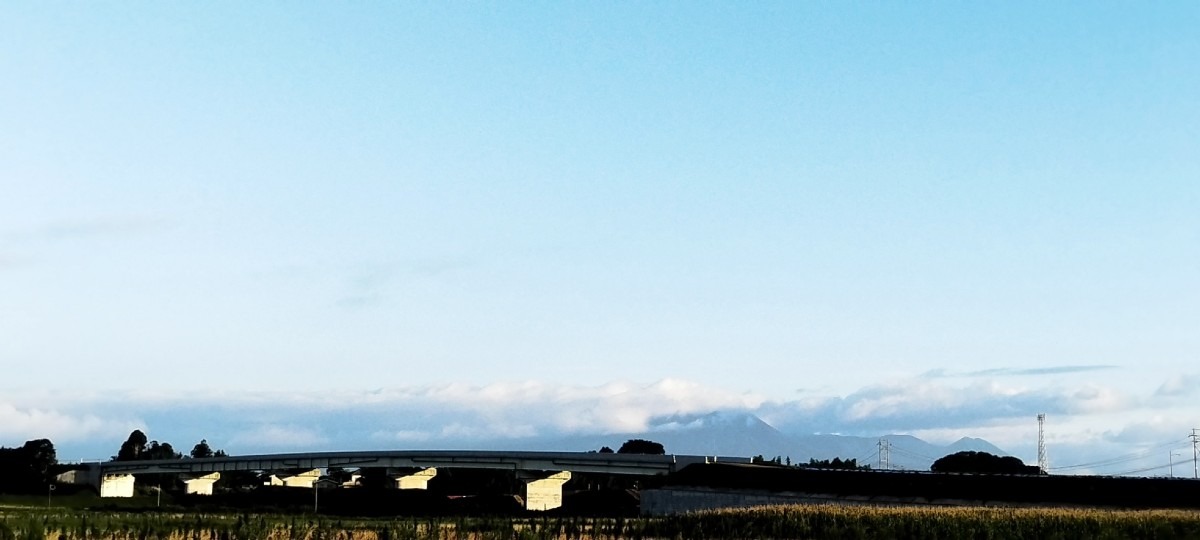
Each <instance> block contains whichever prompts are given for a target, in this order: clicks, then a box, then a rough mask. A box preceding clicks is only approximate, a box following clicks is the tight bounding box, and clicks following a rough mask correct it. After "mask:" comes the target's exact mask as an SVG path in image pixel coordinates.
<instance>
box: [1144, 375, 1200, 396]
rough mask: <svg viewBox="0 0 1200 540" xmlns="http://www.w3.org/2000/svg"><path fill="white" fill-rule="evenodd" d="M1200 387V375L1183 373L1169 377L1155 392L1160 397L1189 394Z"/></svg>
mask: <svg viewBox="0 0 1200 540" xmlns="http://www.w3.org/2000/svg"><path fill="white" fill-rule="evenodd" d="M1197 389H1200V375H1194V374H1183V375H1176V376H1174V377H1171V378H1170V379H1167V381H1166V382H1164V383H1162V386H1159V387H1158V391H1156V392H1155V393H1154V395H1155V396H1158V397H1179V396H1187V395H1190V394H1192V393H1193V392H1195V391H1196V390H1197Z"/></svg>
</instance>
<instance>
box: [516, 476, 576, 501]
mask: <svg viewBox="0 0 1200 540" xmlns="http://www.w3.org/2000/svg"><path fill="white" fill-rule="evenodd" d="M517 479H518V480H521V481H522V482H524V483H525V493H522V496H523V497H524V499H525V509H526V510H553V509H555V508H558V507H560V506H562V503H563V494H562V487H563V484H565V483H567V480H570V479H571V471H562V472H557V473H550V472H536V471H517Z"/></svg>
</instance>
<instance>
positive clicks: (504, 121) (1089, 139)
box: [0, 2, 1200, 458]
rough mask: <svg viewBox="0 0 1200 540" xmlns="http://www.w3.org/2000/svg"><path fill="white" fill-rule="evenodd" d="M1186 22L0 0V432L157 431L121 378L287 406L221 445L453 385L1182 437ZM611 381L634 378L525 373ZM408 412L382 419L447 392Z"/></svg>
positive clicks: (511, 396)
mask: <svg viewBox="0 0 1200 540" xmlns="http://www.w3.org/2000/svg"><path fill="white" fill-rule="evenodd" d="M1198 25H1200V8H1198V7H1197V6H1196V5H1194V4H1191V3H1186V2H1179V3H1171V2H1167V3H1159V4H1155V5H1153V6H1133V5H1129V4H1122V3H1075V4H1072V3H1062V4H1056V5H1044V4H1041V3H1018V2H1006V3H1002V4H995V5H980V4H950V3H904V4H895V3H855V4H822V3H800V2H781V3H767V2H762V3H754V4H753V5H747V4H745V3H733V2H731V3H666V2H662V3H577V4H566V3H541V4H537V3H519V4H516V3H470V4H449V5H447V4H445V3H405V4H402V5H392V4H389V3H363V4H356V5H352V6H351V5H343V4H333V3H282V2H279V3H267V2H263V3H255V4H246V3H205V4H203V5H201V4H181V3H173V4H162V3H148V2H147V3H129V2H120V3H116V2H114V3H89V4H69V3H60V4H47V3H33V2H30V3H16V4H7V5H5V6H3V7H0V72H2V73H4V74H5V76H4V77H2V78H0V125H2V126H3V128H4V129H3V130H0V138H2V143H3V144H0V188H2V190H0V192H2V194H3V196H0V364H2V365H3V367H4V371H5V372H6V373H5V375H4V377H3V378H2V379H0V392H2V393H0V418H3V419H5V421H4V422H3V423H0V426H3V427H0V444H8V445H12V444H17V443H20V442H21V441H22V440H24V439H23V438H22V437H33V436H45V435H50V436H53V437H55V438H56V441H57V440H61V441H64V443H60V445H61V444H73V443H71V442H70V441H71V440H77V441H82V440H93V439H97V438H105V437H106V438H107V439H110V440H116V441H117V442H118V443H119V441H120V440H122V439H123V438H124V435H125V434H127V433H128V429H126V428H128V427H130V426H144V427H148V428H149V429H151V430H153V429H164V427H165V426H166V425H170V424H172V420H171V414H167V415H163V414H162V411H163V410H164V409H161V408H160V409H158V410H157V411H156V410H154V407H153V405H154V403H160V402H159V401H156V399H158V398H153V397H148V396H158V395H173V394H180V393H186V395H188V396H190V398H189V399H193V400H195V401H194V402H195V403H212V402H216V401H222V402H228V403H241V402H244V401H254V400H257V399H265V398H261V397H252V396H262V395H271V396H275V397H274V398H271V399H276V400H283V401H286V402H288V403H289V404H290V405H288V407H286V408H285V409H286V410H288V411H291V412H290V413H287V414H283V413H279V414H277V415H275V416H272V417H271V418H270V419H266V420H262V421H261V422H259V423H258V424H253V425H250V426H242V425H237V426H235V425H234V424H235V422H234V421H233V420H230V424H229V426H227V427H225V428H222V426H221V425H220V424H219V423H218V424H215V425H213V427H210V428H207V429H209V430H212V431H218V432H219V431H221V430H222V429H225V430H226V431H225V432H224V433H209V434H206V435H205V436H208V437H209V438H210V439H216V440H218V441H221V440H224V441H225V443H229V442H232V441H235V440H236V435H235V432H236V431H237V430H239V429H248V430H249V431H251V432H255V431H257V432H263V430H264V429H268V428H279V429H281V430H284V431H287V430H288V429H291V430H292V432H295V431H297V430H301V431H303V430H307V432H309V433H310V434H311V435H312V436H313V437H315V438H318V439H319V438H322V437H324V438H326V439H330V438H331V437H330V436H329V435H328V434H322V432H321V430H322V429H330V428H321V427H312V426H308V427H304V424H305V420H304V418H305V411H307V410H308V409H306V408H305V407H308V406H311V402H312V400H319V399H320V398H319V396H324V395H331V394H332V395H339V396H350V395H358V394H359V393H368V392H378V393H382V395H385V396H391V397H388V398H386V399H384V398H381V399H383V401H384V402H387V403H391V402H392V401H389V400H395V399H400V398H396V397H395V395H397V394H401V395H403V396H409V397H404V398H403V399H401V401H404V400H411V401H412V403H411V404H410V403H409V402H408V401H404V403H406V405H404V406H405V407H411V408H413V409H414V410H416V409H419V408H420V405H421V404H422V403H424V402H425V401H426V400H424V399H421V398H419V396H429V395H431V394H437V395H440V396H443V397H444V396H449V395H453V396H456V397H455V399H457V400H458V401H454V403H462V404H463V405H462V407H463V410H464V411H465V410H475V409H474V408H472V407H473V406H472V405H470V403H472V402H473V400H476V399H478V396H479V395H480V394H483V393H487V392H489V391H490V392H492V393H495V394H497V395H499V396H502V397H503V399H501V400H500V401H497V402H489V403H491V406H492V407H494V410H496V411H510V412H509V413H507V414H510V415H511V416H512V418H521V417H523V416H524V415H526V414H527V413H528V410H529V409H530V408H534V409H536V408H539V407H555V406H562V404H563V403H567V402H570V403H575V404H576V405H574V406H572V407H566V410H571V411H575V413H576V417H586V418H591V420H587V421H584V420H579V418H575V419H566V418H550V417H547V418H543V419H541V420H538V421H537V422H532V423H528V425H525V424H522V425H521V427H519V429H516V430H517V431H522V432H525V431H533V432H540V431H546V430H559V429H567V430H577V431H586V430H601V431H603V430H617V429H618V428H622V429H623V428H625V427H629V426H634V427H636V425H637V424H638V423H639V422H642V423H644V422H645V420H646V419H647V418H650V417H652V416H653V415H656V414H672V413H675V412H680V411H685V412H697V411H701V410H704V409H708V408H721V409H727V408H732V409H743V410H754V411H758V412H761V413H762V414H764V415H767V416H773V417H772V418H771V420H773V423H774V424H778V425H789V426H795V427H796V429H808V428H811V429H819V430H822V431H827V432H847V433H869V434H878V433H885V432H906V433H915V434H918V435H923V436H927V437H935V438H937V437H941V438H956V436H960V435H977V436H987V437H990V438H992V439H997V440H996V441H994V442H997V443H998V444H1000V445H1001V446H1004V445H1005V444H1008V445H1009V447H1012V448H1028V447H1029V446H1028V443H1029V442H1030V441H1029V434H1030V431H1031V430H1030V426H1031V425H1032V418H1031V417H1030V414H1029V413H1033V412H1036V411H1039V410H1042V409H1049V410H1048V411H1047V412H1048V413H1049V414H1051V415H1052V418H1054V419H1055V422H1056V423H1055V424H1054V425H1055V427H1056V430H1055V434H1054V436H1055V437H1058V438H1059V442H1061V443H1062V444H1067V443H1071V444H1079V445H1081V446H1086V445H1088V444H1090V443H1093V442H1095V443H1100V442H1107V443H1111V444H1112V445H1114V446H1112V451H1113V452H1118V453H1121V452H1125V451H1129V450H1130V449H1136V448H1138V447H1139V446H1138V445H1152V444H1159V443H1162V442H1164V441H1169V440H1172V439H1175V438H1176V436H1178V437H1180V438H1182V436H1183V435H1184V434H1186V433H1187V431H1188V430H1190V429H1191V428H1193V427H1200V414H1198V413H1197V412H1196V409H1195V407H1194V406H1190V405H1188V404H1189V403H1191V402H1194V398H1195V396H1196V395H1197V394H1196V392H1197V389H1198V388H1197V387H1198V386H1200V385H1198V384H1197V381H1200V368H1196V367H1194V366H1195V365H1196V364H1197V360H1200V358H1198V357H1197V354H1198V353H1197V351H1200V332H1197V331H1196V330H1197V328H1200V308H1198V307H1197V306H1200V211H1198V210H1200V162H1198V161H1200V160H1198V159H1197V156H1198V155H1200V128H1198V127H1197V126H1200V100H1197V99H1196V98H1195V96H1197V95H1200V64H1197V62H1196V61H1195V59H1196V58H1197V57H1200V34H1197V33H1196V31H1195V29H1196V28H1197V27H1200V26H1198ZM614 385H615V386H614ZM617 387H619V388H622V389H623V390H622V391H621V392H618V394H621V393H622V392H624V393H634V394H638V393H646V394H647V395H654V396H658V397H654V398H646V399H641V400H636V399H635V400H633V401H635V402H636V403H637V405H636V406H634V405H628V406H627V407H626V405H621V404H614V403H612V402H611V401H609V400H605V399H600V398H596V399H591V398H587V399H581V400H573V399H572V398H569V397H563V396H562V395H561V394H560V393H555V392H551V391H550V390H546V389H552V388H561V389H567V390H564V392H567V393H568V394H572V395H573V394H580V395H589V396H590V395H593V394H594V395H597V396H605V395H609V394H611V393H612V392H610V390H611V389H612V388H617ZM447 388H451V389H467V390H463V391H453V392H449V391H446V390H445V389H447ZM513 388H518V389H519V388H527V389H532V390H530V392H529V393H530V395H531V396H534V397H536V399H535V398H534V397H530V398H521V397H519V395H520V394H521V392H520V391H515V390H513ZM664 388H666V389H667V390H664ZM489 389H490V390H489ZM606 389H607V390H606ZM282 395H302V396H310V397H311V399H309V398H303V399H296V400H295V403H294V404H292V401H291V400H288V399H285V398H282V397H279V396H282ZM88 396H91V398H89V397H88ZM113 396H117V398H116V399H115V401H116V402H118V403H123V404H124V406H122V407H115V408H114V407H109V406H107V405H103V404H102V403H101V402H103V403H109V402H112V401H114V399H113ZM411 396H418V397H411ZM974 398H978V399H974ZM89 399H90V401H89ZM346 399H347V400H348V401H347V402H353V403H357V400H354V399H350V398H346ZM445 399H447V400H449V399H450V398H449V397H446V398H445ZM539 400H540V401H539ZM589 400H590V401H589ZM434 401H436V400H434ZM434 401H430V403H433V402H434ZM173 403H174V402H173ZM978 403H987V404H992V406H988V407H981V406H978ZM305 404H308V405H305ZM556 404H557V405H556ZM838 404H840V405H838ZM173 407H176V408H174V409H171V408H169V407H168V410H171V411H176V412H177V414H179V415H184V414H185V412H186V407H185V406H183V405H173ZM605 407H615V408H620V410H621V411H624V412H623V413H621V414H617V413H615V412H614V413H612V414H609V412H608V411H607V410H606V409H605ZM621 407H625V408H621ZM830 407H832V408H830ZM451 409H453V407H451ZM626 409H628V410H626ZM406 410H407V409H406ZM454 410H457V409H454ZM103 411H107V412H103ZM356 411H358V412H362V411H361V410H360V409H353V408H352V409H349V410H348V411H346V412H345V416H346V418H347V419H348V420H347V421H348V422H352V421H354V419H361V418H364V416H356V414H357V413H356ZM234 412H236V410H235V411H234ZM363 414H366V413H363ZM463 414H464V415H466V416H464V418H466V417H469V416H470V415H467V413H465V412H464V413H463ZM496 414H500V413H499V412H497V413H496ZM622 414H624V415H625V416H622ZM289 415H290V416H289ZM616 417H620V418H624V419H625V420H619V421H618V420H614V418H616ZM818 417H819V418H820V420H819V421H818V420H816V418H818ZM411 418H412V420H411V422H410V423H404V422H398V423H395V424H394V425H390V426H389V427H388V429H390V430H392V431H394V432H396V433H409V434H414V433H423V434H429V433H441V432H442V431H441V430H444V429H445V428H446V426H448V425H455V424H456V423H458V424H461V423H462V422H466V420H463V419H462V418H457V417H454V416H453V415H451V416H449V417H447V416H446V415H443V414H433V413H430V414H426V415H422V414H413V415H411ZM471 418H474V417H471ZM947 418H954V419H955V420H954V421H953V422H948V421H947V420H946V419H947ZM48 419H57V420H54V421H52V422H50V421H48ZM830 419H832V421H830ZM472 421H477V423H478V424H479V425H480V426H482V425H484V424H487V423H488V422H492V423H493V424H494V425H509V423H511V422H508V423H506V422H507V421H500V420H497V419H496V418H491V419H487V418H484V419H483V420H479V419H476V420H472ZM518 423H519V422H518ZM151 424H153V425H151ZM464 425H465V424H464ZM49 426H53V429H51V431H54V432H53V433H47V434H43V433H42V431H45V430H46V429H47V427H49ZM80 426H91V427H89V428H86V429H85V428H82V427H80ZM477 427H478V426H477ZM473 429H474V428H473ZM39 430H42V431H39ZM476 431H478V430H476ZM485 431H486V430H485ZM1135 432H1136V433H1142V434H1143V436H1142V438H1143V439H1145V440H1137V439H1138V437H1133V436H1132V435H1129V434H1132V433H1135ZM473 433H476V432H473ZM1122 434H1126V435H1122ZM1122 437H1124V438H1122ZM310 440H312V439H310ZM403 442H404V441H403V440H400V441H397V442H395V443H394V444H402V443H403ZM79 444H82V443H79ZM358 444H360V445H363V446H369V445H382V446H387V444H388V441H380V440H378V439H372V440H368V438H362V439H361V440H358ZM225 445H226V446H228V444H225ZM234 446H236V445H234ZM78 451H79V452H86V451H87V450H86V449H84V448H81V449H80V450H78ZM1164 456H1165V454H1164ZM80 457H84V456H80ZM1026 457H1027V458H1030V457H1031V456H1026Z"/></svg>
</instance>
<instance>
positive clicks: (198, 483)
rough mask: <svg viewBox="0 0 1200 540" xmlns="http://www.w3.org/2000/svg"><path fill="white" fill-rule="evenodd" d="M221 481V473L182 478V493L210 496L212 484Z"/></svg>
mask: <svg viewBox="0 0 1200 540" xmlns="http://www.w3.org/2000/svg"><path fill="white" fill-rule="evenodd" d="M220 479H221V473H219V472H215V473H209V474H206V475H203V476H184V477H183V492H184V493H187V494H188V495H212V494H213V484H215V483H217V480H220Z"/></svg>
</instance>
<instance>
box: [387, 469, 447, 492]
mask: <svg viewBox="0 0 1200 540" xmlns="http://www.w3.org/2000/svg"><path fill="white" fill-rule="evenodd" d="M437 472H438V471H437V469H435V468H433V467H430V468H428V469H389V470H388V476H390V477H391V478H392V479H393V480H395V482H396V489H428V488H429V481H430V480H433V477H435V476H437Z"/></svg>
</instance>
